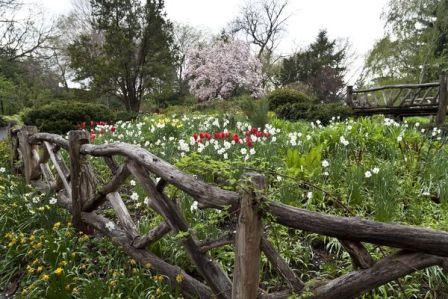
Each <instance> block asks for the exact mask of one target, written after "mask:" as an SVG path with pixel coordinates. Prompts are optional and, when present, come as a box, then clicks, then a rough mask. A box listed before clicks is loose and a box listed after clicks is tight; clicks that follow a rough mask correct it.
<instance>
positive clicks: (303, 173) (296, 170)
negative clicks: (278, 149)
mask: <svg viewBox="0 0 448 299" xmlns="http://www.w3.org/2000/svg"><path fill="white" fill-rule="evenodd" d="M321 161H322V146H316V147H313V148H312V149H311V150H310V151H309V152H308V153H300V151H299V150H297V149H288V151H287V153H286V159H285V164H286V168H287V171H288V173H289V174H291V175H292V176H294V177H303V178H312V177H315V176H316V175H318V173H320V172H321V169H322V168H321Z"/></svg>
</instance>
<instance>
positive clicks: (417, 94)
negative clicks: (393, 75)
mask: <svg viewBox="0 0 448 299" xmlns="http://www.w3.org/2000/svg"><path fill="white" fill-rule="evenodd" d="M447 82H448V76H447V75H446V74H443V75H441V76H440V80H439V82H433V83H424V84H398V85H386V86H381V87H374V88H370V89H362V90H354V88H353V86H347V99H346V102H347V104H348V105H349V106H350V107H351V108H352V109H353V112H354V114H355V115H357V116H370V115H374V114H384V115H388V116H393V117H396V118H400V119H401V118H403V117H405V116H426V115H436V123H437V125H442V124H443V123H444V122H445V118H446V112H447V104H448V91H447V86H448V84H447Z"/></svg>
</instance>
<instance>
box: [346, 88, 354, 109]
mask: <svg viewBox="0 0 448 299" xmlns="http://www.w3.org/2000/svg"><path fill="white" fill-rule="evenodd" d="M345 102H346V103H347V105H348V106H349V107H353V86H351V85H349V86H347V96H346V100H345Z"/></svg>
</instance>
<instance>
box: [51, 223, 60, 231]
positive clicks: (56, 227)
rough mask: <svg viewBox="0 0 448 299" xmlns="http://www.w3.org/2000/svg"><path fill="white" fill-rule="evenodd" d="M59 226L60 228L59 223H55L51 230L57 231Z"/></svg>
mask: <svg viewBox="0 0 448 299" xmlns="http://www.w3.org/2000/svg"><path fill="white" fill-rule="evenodd" d="M60 226H61V223H60V222H56V223H55V224H54V225H53V229H54V230H58V229H59V227H60Z"/></svg>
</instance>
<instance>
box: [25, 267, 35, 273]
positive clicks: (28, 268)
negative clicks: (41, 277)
mask: <svg viewBox="0 0 448 299" xmlns="http://www.w3.org/2000/svg"><path fill="white" fill-rule="evenodd" d="M26 271H27V272H28V273H30V274H33V273H34V268H33V267H31V266H30V265H28V266H26Z"/></svg>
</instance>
